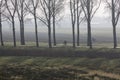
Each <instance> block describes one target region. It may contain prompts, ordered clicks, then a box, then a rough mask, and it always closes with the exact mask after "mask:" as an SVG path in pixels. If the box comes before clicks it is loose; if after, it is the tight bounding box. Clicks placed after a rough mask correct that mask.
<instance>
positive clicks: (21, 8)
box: [16, 0, 30, 45]
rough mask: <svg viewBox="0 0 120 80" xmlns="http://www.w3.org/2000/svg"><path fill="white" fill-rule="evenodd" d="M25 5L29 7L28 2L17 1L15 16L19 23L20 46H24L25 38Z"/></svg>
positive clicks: (25, 0)
mask: <svg viewBox="0 0 120 80" xmlns="http://www.w3.org/2000/svg"><path fill="white" fill-rule="evenodd" d="M25 3H26V4H27V5H28V6H29V5H30V4H29V0H17V9H16V11H17V14H18V19H19V22H20V39H21V40H20V41H21V45H25V36H24V20H25V17H26V16H27V15H28V11H27V7H26V5H25Z"/></svg>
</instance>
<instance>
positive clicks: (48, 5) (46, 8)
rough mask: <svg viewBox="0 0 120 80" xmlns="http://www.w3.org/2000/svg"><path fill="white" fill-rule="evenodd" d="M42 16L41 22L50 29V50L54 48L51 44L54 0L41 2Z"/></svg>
mask: <svg viewBox="0 0 120 80" xmlns="http://www.w3.org/2000/svg"><path fill="white" fill-rule="evenodd" d="M40 5H41V16H40V17H39V20H40V21H41V22H43V23H44V24H45V25H46V26H47V27H48V43H49V48H52V43H51V20H52V0H40Z"/></svg>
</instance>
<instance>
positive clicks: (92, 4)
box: [80, 0, 101, 49]
mask: <svg viewBox="0 0 120 80" xmlns="http://www.w3.org/2000/svg"><path fill="white" fill-rule="evenodd" d="M80 1H81V5H82V9H83V12H84V14H85V18H86V20H87V27H88V39H87V45H88V46H90V48H91V49H92V38H91V21H92V19H93V17H94V15H95V13H96V11H97V10H98V9H99V7H100V4H101V0H80Z"/></svg>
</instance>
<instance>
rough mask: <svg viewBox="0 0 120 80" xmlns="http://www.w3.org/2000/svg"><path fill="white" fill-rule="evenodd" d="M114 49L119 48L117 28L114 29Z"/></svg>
mask: <svg viewBox="0 0 120 80" xmlns="http://www.w3.org/2000/svg"><path fill="white" fill-rule="evenodd" d="M113 38H114V39H113V40H114V49H115V48H116V47H117V35H116V27H113Z"/></svg>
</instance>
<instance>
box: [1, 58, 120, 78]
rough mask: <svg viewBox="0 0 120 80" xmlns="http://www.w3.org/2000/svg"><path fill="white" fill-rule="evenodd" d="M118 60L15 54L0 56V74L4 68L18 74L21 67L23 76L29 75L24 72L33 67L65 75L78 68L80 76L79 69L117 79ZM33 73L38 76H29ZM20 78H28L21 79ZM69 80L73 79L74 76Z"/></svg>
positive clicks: (89, 73)
mask: <svg viewBox="0 0 120 80" xmlns="http://www.w3.org/2000/svg"><path fill="white" fill-rule="evenodd" d="M119 62H120V59H105V58H85V57H84V58H80V57H67V58H59V57H58V58H52V57H30V56H26V57H25V56H24V57H19V56H18V57H15V56H8V57H2V56H1V57H0V71H1V70H2V73H1V72H0V76H1V74H3V73H4V74H7V73H6V70H8V71H10V73H11V76H12V74H13V72H14V71H15V72H14V74H18V73H19V72H18V71H19V70H21V69H22V70H21V71H25V74H24V76H25V75H26V76H27V75H29V73H26V72H27V71H30V73H31V72H33V73H34V71H32V70H34V69H35V71H36V70H37V71H38V72H41V71H43V72H42V74H44V73H45V74H46V75H53V76H54V75H55V74H59V75H61V76H65V75H62V74H63V73H62V74H61V71H63V72H64V74H66V75H67V74H68V73H71V70H72V72H75V73H76V71H77V73H78V72H79V70H80V73H79V76H80V75H81V76H82V73H81V71H82V72H86V73H87V74H86V76H87V75H89V77H90V76H93V75H96V74H99V76H103V75H102V74H103V73H104V74H106V75H104V76H103V77H108V76H109V77H111V76H113V75H116V79H115V80H117V79H120V77H118V76H119V75H117V74H120V63H119ZM64 69H65V70H64ZM49 70H50V72H51V73H49V72H47V73H46V71H49ZM54 70H55V71H56V70H57V71H58V72H55V71H54ZM66 70H67V71H66ZM37 71H36V72H37ZM96 71H97V73H96ZM52 72H53V73H52ZM54 72H55V74H54ZM91 72H92V75H91ZM105 72H106V73H105ZM22 73H23V72H22ZM22 73H19V74H22ZM111 73H112V74H111ZM14 74H13V75H14ZM39 74H41V73H39ZM108 74H109V75H108ZM35 75H37V76H38V74H33V75H31V76H35ZM69 75H72V76H74V75H73V74H69ZM8 77H9V76H8ZM18 77H19V75H18ZM43 79H45V78H43ZM8 80H9V79H8ZM21 80H28V79H21ZM46 80H51V79H46ZM53 80H55V79H53ZM58 80H60V79H58ZM63 80H67V79H63ZM71 80H75V78H74V79H71ZM83 80H84V79H83ZM88 80H92V79H88ZM103 80H104V79H103ZM105 80H106V79H105ZM109 80H110V79H109ZM111 80H114V79H111Z"/></svg>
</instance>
